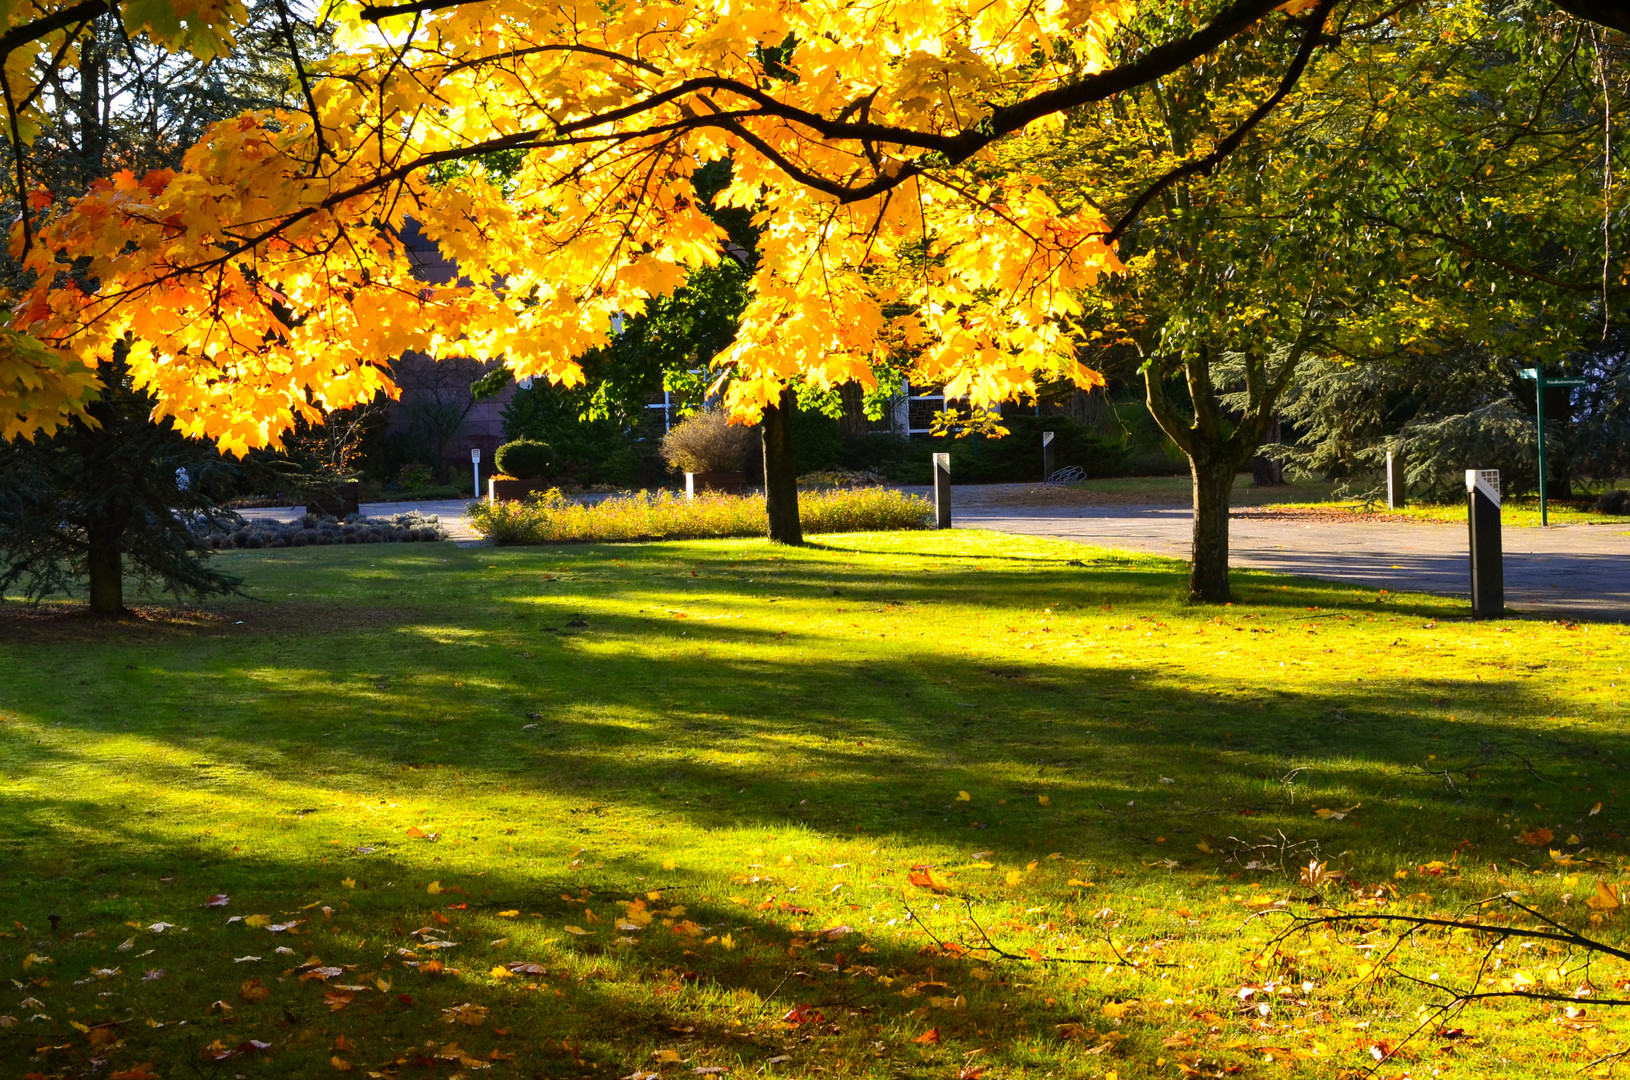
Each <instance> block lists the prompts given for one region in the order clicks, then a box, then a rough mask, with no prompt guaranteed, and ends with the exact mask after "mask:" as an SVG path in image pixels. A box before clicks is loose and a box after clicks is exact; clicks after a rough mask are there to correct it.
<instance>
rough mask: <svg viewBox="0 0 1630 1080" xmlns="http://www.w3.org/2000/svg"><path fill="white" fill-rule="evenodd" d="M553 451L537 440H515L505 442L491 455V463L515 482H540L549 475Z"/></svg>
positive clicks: (547, 445) (546, 444)
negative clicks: (515, 480)
mask: <svg viewBox="0 0 1630 1080" xmlns="http://www.w3.org/2000/svg"><path fill="white" fill-rule="evenodd" d="M553 457H554V450H553V449H551V448H550V446H549V444H548V443H546V442H539V441H538V440H537V439H516V440H515V441H514V442H507V443H505V444H504V445H502V446H500V447H499V448H498V452H497V453H495V454H493V456H492V463H493V465H494V466H496V467H497V469H498V471H499V472H501V473H503V474H504V475H505V476H512V477H514V478H515V479H517V480H541V479H543V478H544V477H545V476H548V475H549V466H550V464H551V459H552V458H553Z"/></svg>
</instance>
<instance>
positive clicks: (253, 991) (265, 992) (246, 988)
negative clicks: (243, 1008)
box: [238, 979, 272, 1001]
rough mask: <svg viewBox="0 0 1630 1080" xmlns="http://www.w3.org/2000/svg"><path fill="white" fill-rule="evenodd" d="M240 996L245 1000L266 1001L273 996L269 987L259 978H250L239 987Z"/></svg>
mask: <svg viewBox="0 0 1630 1080" xmlns="http://www.w3.org/2000/svg"><path fill="white" fill-rule="evenodd" d="M238 996H239V997H240V998H242V999H243V1000H245V1001H265V1000H266V999H267V998H269V997H271V996H272V991H271V989H270V988H269V987H266V986H263V985H261V981H260V980H259V979H250V980H249V981H248V982H246V983H244V984H243V985H242V986H239V987H238Z"/></svg>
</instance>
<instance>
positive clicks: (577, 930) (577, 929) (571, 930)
mask: <svg viewBox="0 0 1630 1080" xmlns="http://www.w3.org/2000/svg"><path fill="white" fill-rule="evenodd" d="M566 932H567V933H568V934H576V935H577V936H578V937H583V936H584V935H587V934H592V933H594V931H593V930H585V929H583V928H582V927H581V926H568V927H567V928H566Z"/></svg>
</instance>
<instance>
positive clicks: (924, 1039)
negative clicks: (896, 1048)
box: [911, 1028, 940, 1046]
mask: <svg viewBox="0 0 1630 1080" xmlns="http://www.w3.org/2000/svg"><path fill="white" fill-rule="evenodd" d="M911 1041H912V1042H914V1043H921V1044H923V1045H925V1046H926V1045H928V1044H929V1043H937V1042H939V1041H940V1029H939V1028H929V1029H928V1030H927V1031H925V1032H923V1033H922V1034H921V1035H919V1036H917V1037H916V1038H915V1039H912V1040H911Z"/></svg>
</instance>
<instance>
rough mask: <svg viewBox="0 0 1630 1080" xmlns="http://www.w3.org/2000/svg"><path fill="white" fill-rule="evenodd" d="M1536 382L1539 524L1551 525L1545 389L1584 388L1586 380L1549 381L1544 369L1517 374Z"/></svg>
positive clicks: (1522, 370) (1531, 369)
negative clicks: (1548, 501) (1546, 484)
mask: <svg viewBox="0 0 1630 1080" xmlns="http://www.w3.org/2000/svg"><path fill="white" fill-rule="evenodd" d="M1517 374H1518V375H1520V376H1521V377H1523V378H1524V379H1532V380H1533V382H1534V426H1535V428H1536V429H1537V430H1538V432H1539V524H1540V528H1542V529H1543V528H1544V527H1545V526H1547V525H1549V524H1550V523H1551V514H1550V506H1549V504H1548V503H1547V502H1546V501H1545V388H1546V387H1547V386H1567V387H1574V386H1584V385H1585V380H1584V379H1547V378H1546V377H1545V369H1544V368H1542V367H1538V366H1535V367H1530V368H1522V369H1520V370H1519V371H1518V372H1517Z"/></svg>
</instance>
